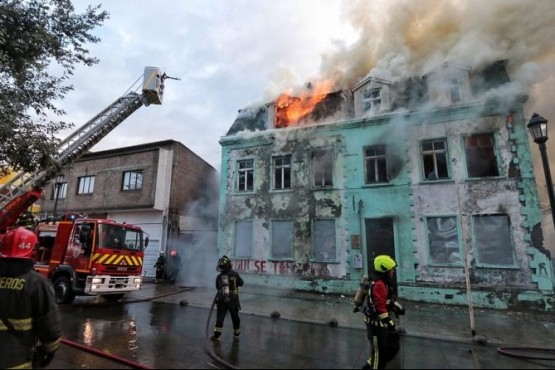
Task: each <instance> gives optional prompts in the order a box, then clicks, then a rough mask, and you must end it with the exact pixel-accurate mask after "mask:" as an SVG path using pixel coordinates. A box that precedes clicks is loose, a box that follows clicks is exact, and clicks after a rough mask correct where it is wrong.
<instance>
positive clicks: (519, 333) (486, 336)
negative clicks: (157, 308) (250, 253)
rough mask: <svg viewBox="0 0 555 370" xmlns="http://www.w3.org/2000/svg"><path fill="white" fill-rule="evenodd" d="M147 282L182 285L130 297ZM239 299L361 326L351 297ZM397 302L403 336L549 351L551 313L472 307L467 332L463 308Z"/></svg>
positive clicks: (190, 293)
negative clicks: (400, 307) (401, 309)
mask: <svg viewBox="0 0 555 370" xmlns="http://www.w3.org/2000/svg"><path fill="white" fill-rule="evenodd" d="M153 286H156V292H157V294H160V292H171V291H175V290H179V289H180V288H184V287H179V286H175V285H172V284H169V283H164V284H150V283H146V284H145V285H144V287H143V289H142V290H141V291H139V292H136V293H134V294H133V295H134V296H135V297H140V296H145V297H146V296H148V295H149V294H151V293H152V288H153ZM214 295H215V291H214V290H213V289H207V288H193V289H191V290H187V291H185V292H183V293H179V294H174V295H167V296H163V297H161V298H160V299H158V300H160V301H165V302H172V303H176V304H186V305H192V306H198V307H206V308H210V307H211V306H212V303H213V300H214ZM240 300H241V307H242V310H241V314H243V315H247V314H252V315H259V316H266V317H279V318H281V319H285V320H297V321H304V322H313V323H320V324H325V325H332V326H340V327H349V328H355V329H361V330H362V329H364V323H363V316H362V314H361V313H357V314H355V313H353V304H352V297H346V296H342V295H331V294H328V295H326V294H319V293H311V292H301V291H291V290H280V289H272V290H269V289H264V288H261V287H256V286H244V287H242V288H241V290H240ZM401 303H402V304H403V305H404V306H405V308H406V314H405V315H404V316H401V317H400V321H399V325H398V326H399V328H401V329H402V330H404V331H405V333H406V335H407V336H415V337H425V338H430V339H438V340H448V341H461V342H469V343H471V342H475V343H484V342H487V343H488V344H492V345H498V346H526V347H541V348H553V349H555V314H544V313H530V312H529V313H525V312H514V311H502V310H490V309H477V308H474V309H473V311H474V312H473V313H474V332H473V330H472V328H471V324H470V322H471V316H470V314H469V309H468V307H461V306H447V305H437V304H427V303H420V302H410V301H403V300H401ZM473 334H475V335H473Z"/></svg>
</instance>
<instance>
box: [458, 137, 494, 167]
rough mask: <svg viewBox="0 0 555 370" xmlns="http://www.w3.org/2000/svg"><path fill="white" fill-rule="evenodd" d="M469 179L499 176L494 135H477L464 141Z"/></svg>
mask: <svg viewBox="0 0 555 370" xmlns="http://www.w3.org/2000/svg"><path fill="white" fill-rule="evenodd" d="M464 147H465V153H466V167H467V170H468V176H469V177H489V176H499V171H498V169H497V160H496V159H495V148H494V143H493V134H475V135H470V136H468V137H467V138H466V139H465V141H464Z"/></svg>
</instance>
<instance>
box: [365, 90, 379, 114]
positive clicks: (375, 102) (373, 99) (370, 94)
mask: <svg viewBox="0 0 555 370" xmlns="http://www.w3.org/2000/svg"><path fill="white" fill-rule="evenodd" d="M381 104H382V95H381V89H367V90H364V91H363V92H362V109H363V111H364V112H368V111H373V112H378V111H379V110H380V106H381Z"/></svg>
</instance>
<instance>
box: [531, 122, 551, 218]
mask: <svg viewBox="0 0 555 370" xmlns="http://www.w3.org/2000/svg"><path fill="white" fill-rule="evenodd" d="M547 122H548V121H547V120H546V119H545V118H543V117H542V116H540V115H539V114H537V113H534V114H532V118H531V119H530V122H529V123H528V129H530V133H531V134H532V137H533V138H534V142H535V143H536V144H538V145H539V147H540V153H541V156H542V163H543V172H544V173H545V182H546V183H547V195H549V206H550V207H551V217H552V218H553V224H554V225H555V196H554V195H553V183H552V181H551V171H550V170H549V163H548V160H547V151H546V146H545V142H546V141H547Z"/></svg>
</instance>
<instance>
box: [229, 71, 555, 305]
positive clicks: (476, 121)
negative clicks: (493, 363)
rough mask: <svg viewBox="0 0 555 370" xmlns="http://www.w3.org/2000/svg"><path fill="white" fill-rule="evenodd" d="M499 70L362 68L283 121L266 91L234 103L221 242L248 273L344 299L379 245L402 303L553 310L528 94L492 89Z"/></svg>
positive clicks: (264, 281)
mask: <svg viewBox="0 0 555 370" xmlns="http://www.w3.org/2000/svg"><path fill="white" fill-rule="evenodd" d="M507 81H509V77H508V75H507V72H506V69H505V64H504V62H499V63H494V64H493V65H491V66H488V67H487V68H484V69H481V70H471V69H470V68H465V67H461V66H457V65H452V64H448V63H446V64H444V65H441V66H439V67H438V68H437V69H436V70H434V71H432V72H430V73H429V74H427V75H425V76H422V77H419V78H415V79H412V80H410V81H403V82H401V83H399V82H396V83H392V82H389V81H385V80H382V79H379V78H375V77H367V78H365V79H363V80H361V81H360V83H358V84H357V85H356V86H354V87H353V88H352V89H351V90H350V91H341V92H335V93H330V94H329V95H328V99H324V101H323V102H322V103H321V104H320V105H319V106H316V108H315V109H314V111H313V113H312V116H311V117H304V119H301V120H300V121H298V122H290V123H291V124H290V125H288V122H287V121H286V120H285V121H284V120H283V117H284V115H283V112H282V111H280V109H282V108H280V107H282V106H283V105H278V104H275V102H271V103H268V104H266V105H263V106H258V107H248V108H245V109H242V110H240V112H239V115H238V117H237V119H236V121H235V122H234V124H233V125H232V127H231V128H230V130H229V132H228V134H227V135H226V136H225V137H223V138H222V139H221V140H220V144H221V145H222V168H221V177H220V222H219V233H218V250H219V253H220V254H227V255H229V256H231V257H232V258H233V260H234V261H235V262H234V266H235V268H236V269H238V270H239V271H240V272H241V273H243V275H245V277H246V279H247V281H248V282H249V283H251V284H255V285H261V286H267V287H284V288H294V289H301V290H310V291H318V292H332V293H340V294H345V295H351V294H353V293H354V291H355V290H356V289H357V288H358V284H359V281H360V279H361V277H362V276H363V275H365V274H367V273H368V271H369V266H370V265H371V263H372V258H373V257H374V256H375V255H377V254H382V253H387V254H390V255H392V256H393V257H394V258H395V259H396V261H397V263H398V265H399V267H398V269H397V282H398V289H399V295H400V296H401V297H403V298H405V299H409V300H415V301H425V302H432V303H445V304H462V305H464V304H467V303H468V302H469V300H470V302H472V304H473V305H474V306H478V307H492V308H516V307H519V308H523V307H524V308H531V309H537V310H540V311H551V310H553V309H554V305H555V299H554V275H553V268H552V265H551V259H550V257H551V256H550V252H549V250H547V249H546V248H544V246H543V236H542V231H541V221H542V212H541V210H540V208H539V202H538V195H537V188H536V183H535V178H534V168H533V161H532V156H531V153H530V150H531V149H530V146H529V141H528V136H527V135H528V134H527V129H526V122H525V118H524V113H523V104H524V102H525V99H522V97H518V96H515V97H513V98H511V99H505V100H503V99H500V98H499V97H496V96H495V95H494V94H491V91H492V89H499V88H500V87H502V86H503V84H504V83H506V82H507ZM324 106H327V108H326V107H324ZM330 107H332V108H330ZM326 109H327V110H326ZM316 113H317V114H316ZM330 117H331V119H330ZM293 123H294V124H293ZM320 165H323V167H320Z"/></svg>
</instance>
